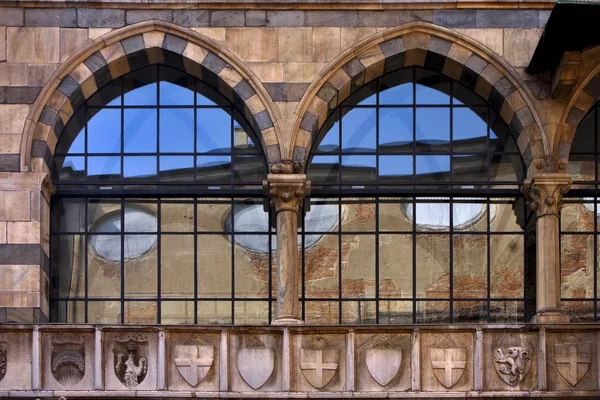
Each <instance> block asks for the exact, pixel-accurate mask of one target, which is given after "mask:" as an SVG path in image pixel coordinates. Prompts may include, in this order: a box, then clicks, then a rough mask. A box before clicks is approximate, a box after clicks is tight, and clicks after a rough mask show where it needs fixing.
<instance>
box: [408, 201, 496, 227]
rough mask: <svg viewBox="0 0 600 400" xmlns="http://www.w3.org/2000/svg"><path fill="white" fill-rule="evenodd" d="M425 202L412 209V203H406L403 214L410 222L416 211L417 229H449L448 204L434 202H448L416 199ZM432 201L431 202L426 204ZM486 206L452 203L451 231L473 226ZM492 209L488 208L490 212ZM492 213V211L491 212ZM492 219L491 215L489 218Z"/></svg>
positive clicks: (483, 212) (482, 204) (483, 204)
mask: <svg viewBox="0 0 600 400" xmlns="http://www.w3.org/2000/svg"><path fill="white" fill-rule="evenodd" d="M418 200H422V201H425V202H422V203H416V206H415V207H413V204H412V203H406V204H404V205H403V208H404V213H405V214H406V218H408V220H410V221H411V222H412V221H413V220H414V213H415V211H416V213H417V218H416V223H417V227H418V228H421V229H426V230H445V229H448V228H449V227H450V223H451V222H450V203H449V202H435V201H436V200H437V201H439V200H442V201H443V200H448V199H440V198H436V199H418ZM427 200H432V201H431V202H426V201H427ZM460 200H476V199H460ZM415 209H416V210H415ZM485 210H486V204H485V203H453V204H452V220H453V223H452V228H453V229H457V230H460V229H466V228H468V227H470V226H472V225H473V224H475V223H477V222H478V221H479V220H480V219H481V218H482V217H483V215H484V214H485ZM492 210H493V208H492V207H490V211H492ZM492 213H493V211H492ZM490 217H491V218H493V215H492V216H490Z"/></svg>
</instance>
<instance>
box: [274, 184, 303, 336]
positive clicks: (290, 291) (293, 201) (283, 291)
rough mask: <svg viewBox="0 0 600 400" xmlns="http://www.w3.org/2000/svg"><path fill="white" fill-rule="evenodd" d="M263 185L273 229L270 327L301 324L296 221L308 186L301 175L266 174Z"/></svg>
mask: <svg viewBox="0 0 600 400" xmlns="http://www.w3.org/2000/svg"><path fill="white" fill-rule="evenodd" d="M264 185H265V190H266V191H267V192H268V196H269V199H270V204H271V210H273V211H274V212H275V218H276V226H277V311H276V315H275V319H274V321H273V324H281V325H284V324H301V323H302V320H301V319H300V312H299V310H300V304H299V302H298V283H299V277H298V268H297V266H298V219H299V216H301V215H302V214H301V209H302V205H303V202H304V198H305V196H307V195H308V194H309V193H310V182H308V181H307V180H306V175H304V174H269V175H268V177H267V181H265V184H264Z"/></svg>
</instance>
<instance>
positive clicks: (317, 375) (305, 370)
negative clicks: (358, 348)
mask: <svg viewBox="0 0 600 400" xmlns="http://www.w3.org/2000/svg"><path fill="white" fill-rule="evenodd" d="M339 356H340V354H339V350H338V349H336V348H333V347H332V346H331V345H330V344H329V342H328V341H327V340H325V339H323V338H321V337H316V338H315V339H313V340H311V341H310V343H309V344H308V345H307V346H306V347H305V348H302V349H300V369H301V370H302V374H303V375H304V378H306V380H307V381H308V383H310V384H311V385H312V386H313V387H315V388H317V389H321V388H323V387H324V386H325V385H327V384H328V383H329V382H330V381H331V379H332V378H333V377H334V376H335V374H336V372H337V370H338V366H339Z"/></svg>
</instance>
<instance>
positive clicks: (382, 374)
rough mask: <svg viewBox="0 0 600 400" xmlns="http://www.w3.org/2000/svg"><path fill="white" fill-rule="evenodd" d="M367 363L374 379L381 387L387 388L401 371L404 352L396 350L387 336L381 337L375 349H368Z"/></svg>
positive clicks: (366, 354)
mask: <svg viewBox="0 0 600 400" xmlns="http://www.w3.org/2000/svg"><path fill="white" fill-rule="evenodd" d="M365 362H366V364H367V369H368V370H369V373H370V374H371V376H372V377H373V379H375V381H376V382H377V383H379V384H380V385H381V386H387V385H388V384H389V383H390V382H391V381H392V379H394V378H395V377H396V375H398V371H400V364H401V363H402V350H400V349H398V348H395V347H394V346H393V345H392V344H391V343H390V341H389V340H388V339H387V338H386V337H385V336H381V337H380V338H379V339H378V340H377V342H375V345H374V346H373V347H371V348H370V349H367V351H366V353H365Z"/></svg>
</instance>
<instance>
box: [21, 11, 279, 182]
mask: <svg viewBox="0 0 600 400" xmlns="http://www.w3.org/2000/svg"><path fill="white" fill-rule="evenodd" d="M153 64H165V65H169V66H172V67H175V68H178V69H181V70H183V71H185V72H187V73H189V74H191V75H192V76H195V77H196V78H199V79H201V80H203V81H205V82H208V83H209V84H211V85H212V86H213V87H215V88H216V89H218V91H219V92H220V93H221V94H222V95H224V96H225V97H226V98H228V99H229V100H230V101H231V102H232V103H233V104H235V105H236V106H237V107H238V109H239V110H240V111H241V112H243V114H244V116H245V117H246V119H247V120H248V122H249V123H250V124H251V125H252V127H253V128H254V131H255V133H256V134H257V136H258V139H259V140H260V142H261V145H262V147H263V150H264V153H265V155H266V158H267V161H268V163H269V164H274V163H277V162H280V160H281V156H280V150H279V143H280V142H281V141H280V135H279V130H278V127H277V125H276V124H275V123H274V121H276V119H277V118H276V114H275V109H274V108H273V105H272V104H271V102H270V100H269V96H268V94H267V92H266V90H265V89H264V87H263V86H262V84H260V83H259V80H258V79H257V78H256V77H255V76H254V75H253V73H252V72H250V70H249V69H248V68H245V67H244V65H243V63H242V62H241V61H240V60H239V59H238V58H237V57H235V56H234V55H232V54H230V53H229V52H227V51H225V50H224V49H222V48H220V47H219V46H218V45H217V44H215V43H213V42H212V41H211V40H210V39H207V38H204V37H203V36H201V35H199V34H197V33H195V32H193V31H191V30H187V29H182V28H179V27H177V26H176V25H173V24H170V23H166V22H159V21H148V22H142V23H139V24H136V25H132V26H128V27H125V28H122V29H119V30H116V31H113V32H111V33H109V34H107V35H105V36H103V37H101V38H98V39H97V40H95V41H94V42H93V43H91V44H90V45H88V46H86V47H85V48H83V49H82V50H80V51H79V52H78V53H77V54H75V55H73V56H72V57H71V58H70V59H69V60H67V62H66V63H65V64H64V65H63V66H62V67H61V68H60V69H59V70H58V71H56V72H55V73H54V75H53V76H52V77H51V78H50V80H49V81H48V82H47V83H46V85H45V86H44V88H43V89H42V91H41V93H40V95H39V96H38V98H37V100H36V102H35V104H34V105H33V107H32V109H31V111H30V113H29V116H28V117H27V120H26V123H25V127H24V130H23V137H22V139H21V170H22V171H27V170H30V171H46V172H48V171H49V167H50V163H51V160H52V156H53V154H54V149H55V147H56V143H57V141H58V138H59V137H60V135H61V133H62V130H63V128H64V126H65V124H66V123H67V122H68V121H69V119H70V118H71V116H72V115H73V113H74V112H75V111H76V110H77V109H78V108H79V107H80V106H81V105H82V104H83V103H84V102H85V101H86V100H87V99H88V98H90V97H91V96H92V95H93V94H94V93H95V92H96V91H97V90H98V89H100V88H101V87H103V86H105V85H106V84H108V83H109V82H111V81H113V80H114V79H116V78H118V77H120V76H122V75H125V74H127V73H129V72H131V71H134V70H137V69H139V68H143V67H145V66H148V65H153Z"/></svg>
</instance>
